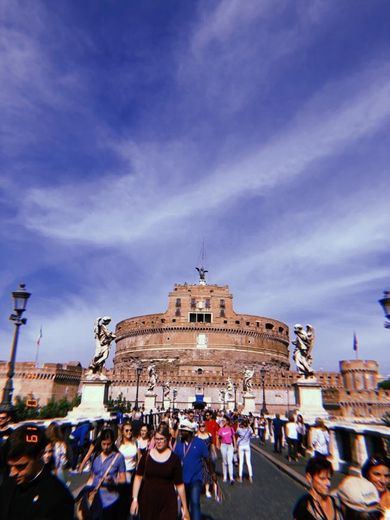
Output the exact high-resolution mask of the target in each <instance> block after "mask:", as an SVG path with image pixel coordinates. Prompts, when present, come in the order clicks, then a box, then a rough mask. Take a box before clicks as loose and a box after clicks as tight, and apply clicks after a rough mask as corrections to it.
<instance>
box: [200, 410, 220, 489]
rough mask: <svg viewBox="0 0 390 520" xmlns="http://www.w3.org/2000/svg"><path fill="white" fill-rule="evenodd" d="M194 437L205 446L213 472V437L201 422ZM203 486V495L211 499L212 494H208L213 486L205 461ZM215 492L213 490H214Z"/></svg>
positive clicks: (215, 456)
mask: <svg viewBox="0 0 390 520" xmlns="http://www.w3.org/2000/svg"><path fill="white" fill-rule="evenodd" d="M195 436H196V437H199V439H201V440H202V441H203V442H204V443H205V444H206V446H207V449H208V452H209V458H210V462H211V464H212V465H213V466H212V467H213V469H214V471H215V461H216V459H217V453H216V450H215V445H214V443H213V436H212V435H211V433H209V432H208V431H207V430H206V425H205V422H204V421H203V420H201V421H200V422H199V430H198V431H197V433H196V435H195ZM203 484H204V486H205V493H206V497H207V498H211V497H212V494H211V493H210V486H213V487H214V486H215V483H214V482H213V479H212V478H211V474H210V471H209V468H208V466H207V464H206V463H205V461H203ZM214 491H215V489H214Z"/></svg>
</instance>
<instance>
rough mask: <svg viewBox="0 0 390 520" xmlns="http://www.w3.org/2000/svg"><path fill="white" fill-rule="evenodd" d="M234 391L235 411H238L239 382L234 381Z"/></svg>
mask: <svg viewBox="0 0 390 520" xmlns="http://www.w3.org/2000/svg"><path fill="white" fill-rule="evenodd" d="M233 391H234V411H235V412H237V384H236V383H233Z"/></svg>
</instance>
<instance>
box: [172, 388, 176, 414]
mask: <svg viewBox="0 0 390 520" xmlns="http://www.w3.org/2000/svg"><path fill="white" fill-rule="evenodd" d="M172 397H173V408H174V409H175V408H176V398H177V389H176V388H174V389H173V390H172Z"/></svg>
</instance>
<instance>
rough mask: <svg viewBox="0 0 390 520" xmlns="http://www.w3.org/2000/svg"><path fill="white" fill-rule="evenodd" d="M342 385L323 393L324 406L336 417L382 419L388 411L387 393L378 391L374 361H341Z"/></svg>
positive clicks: (376, 365)
mask: <svg viewBox="0 0 390 520" xmlns="http://www.w3.org/2000/svg"><path fill="white" fill-rule="evenodd" d="M340 376H341V379H342V385H340V386H338V387H328V388H324V389H323V392H322V393H323V399H324V406H325V408H326V409H327V410H328V412H329V413H330V414H331V415H333V416H336V417H348V418H351V417H360V418H363V417H373V416H374V417H378V418H379V417H382V416H383V415H384V413H385V412H387V411H390V390H383V389H380V388H378V382H379V367H378V363H377V362H376V361H373V360H362V359H353V360H347V361H340Z"/></svg>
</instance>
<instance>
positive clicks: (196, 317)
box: [189, 312, 211, 323]
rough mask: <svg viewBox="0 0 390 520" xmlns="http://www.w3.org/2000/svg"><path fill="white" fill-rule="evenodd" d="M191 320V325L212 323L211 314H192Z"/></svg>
mask: <svg viewBox="0 0 390 520" xmlns="http://www.w3.org/2000/svg"><path fill="white" fill-rule="evenodd" d="M189 320H190V322H191V323H211V313H209V312H190V316H189Z"/></svg>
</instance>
